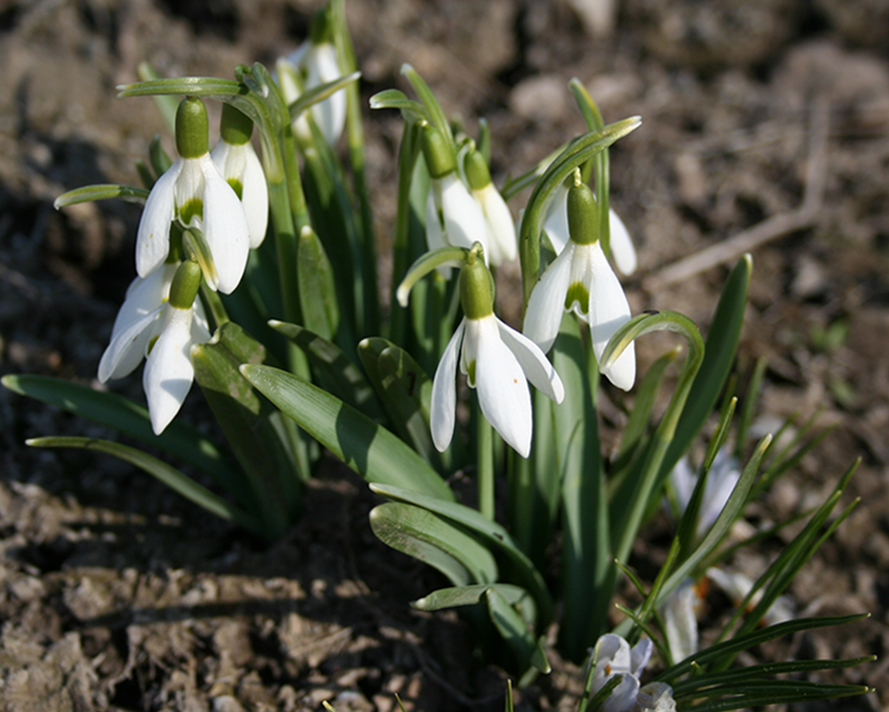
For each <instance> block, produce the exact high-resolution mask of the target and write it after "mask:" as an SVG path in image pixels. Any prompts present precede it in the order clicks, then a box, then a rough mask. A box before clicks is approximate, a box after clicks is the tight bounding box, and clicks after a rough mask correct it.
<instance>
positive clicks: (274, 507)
mask: <svg viewBox="0 0 889 712" xmlns="http://www.w3.org/2000/svg"><path fill="white" fill-rule="evenodd" d="M239 330H240V328H239V327H238V326H237V325H235V324H234V323H233V322H227V323H226V324H223V325H222V326H221V327H220V329H219V331H218V332H217V334H216V335H215V336H214V338H213V339H211V340H210V341H209V342H207V343H206V344H198V345H195V346H193V347H192V351H191V357H192V362H193V363H194V368H195V378H196V379H197V381H198V384H199V385H200V387H201V390H202V391H203V393H204V396H205V397H206V399H207V402H208V403H209V405H210V408H211V410H212V411H213V415H214V416H215V417H216V420H217V421H218V423H219V425H220V426H221V427H222V430H223V432H224V433H225V437H226V440H227V442H228V444H229V446H230V447H231V448H232V451H233V452H234V453H235V457H237V458H238V462H240V463H241V467H242V468H243V469H244V472H245V473H246V475H247V480H248V481H249V482H250V487H251V495H252V496H251V498H250V501H252V502H255V503H256V504H255V506H256V507H257V509H256V511H257V513H258V514H259V515H260V519H261V521H263V522H264V524H265V526H266V529H267V532H268V538H271V539H274V538H276V537H278V536H280V535H282V534H283V533H284V532H285V531H287V529H288V528H289V526H290V524H291V522H292V518H293V514H294V512H295V509H296V505H297V503H298V502H299V500H300V493H301V490H302V486H301V481H300V478H299V476H298V475H297V474H296V471H295V464H294V462H293V459H292V457H291V456H290V453H289V451H288V450H287V449H286V447H285V446H284V443H283V442H282V440H281V435H282V433H281V432H280V430H278V429H276V428H275V425H274V424H273V422H272V419H273V417H274V416H275V415H276V414H277V411H276V410H274V409H273V408H272V407H271V405H270V404H269V403H268V401H266V400H265V399H261V398H260V397H259V396H258V395H257V393H256V391H255V390H254V389H253V387H252V386H251V385H250V382H249V381H247V380H246V379H245V378H244V377H243V376H242V375H241V373H240V371H239V370H238V366H239V364H240V363H242V361H243V360H244V359H243V356H244V355H246V354H244V353H243V350H242V349H238V348H237V347H235V349H234V350H235V351H237V352H240V353H233V351H232V349H230V348H227V344H226V343H223V342H222V336H221V332H227V333H230V332H233V331H239ZM239 336H240V337H241V339H243V338H244V336H243V334H240V335H236V336H235V337H234V338H230V339H226V342H231V341H234V340H235V339H237V338H238V337H239ZM254 343H256V342H254ZM257 346H259V348H260V349H261V345H259V344H257ZM263 351H264V350H263ZM241 496H243V495H241Z"/></svg>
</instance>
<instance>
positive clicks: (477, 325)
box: [430, 244, 565, 457]
mask: <svg viewBox="0 0 889 712" xmlns="http://www.w3.org/2000/svg"><path fill="white" fill-rule="evenodd" d="M480 251H481V246H480V245H478V244H476V246H474V247H473V249H472V251H470V253H469V256H468V258H467V262H466V265H465V266H464V267H463V269H462V271H461V272H460V297H461V302H462V304H463V311H464V313H465V316H464V318H463V320H462V321H461V322H460V325H459V326H458V327H457V330H456V331H455V332H454V335H453V337H451V340H450V342H449V343H448V345H447V348H445V351H444V354H443V355H442V357H441V361H440V362H439V364H438V368H437V369H436V370H435V377H434V379H433V382H432V401H431V408H430V429H431V431H432V441H433V443H434V444H435V447H436V448H437V449H438V450H439V451H440V452H443V451H444V450H446V449H447V447H448V445H449V444H450V442H451V438H452V437H453V434H454V422H455V410H456V406H457V385H456V377H457V363H458V362H459V364H460V371H461V372H462V373H464V374H466V376H467V382H468V384H469V386H470V388H476V389H477V390H478V400H479V406H480V407H481V411H482V413H483V414H484V416H485V418H487V420H488V422H489V423H490V424H491V425H492V426H493V428H494V429H495V430H496V431H497V432H498V433H500V435H501V437H502V438H503V439H504V441H506V443H507V444H509V445H510V447H512V448H513V449H514V450H515V451H516V452H518V453H519V454H520V455H521V456H522V457H528V455H529V454H530V452H531V435H532V429H533V418H532V413H531V394H530V391H529V389H528V381H530V382H531V383H532V385H534V387H535V388H537V389H538V390H540V391H541V392H543V393H545V394H546V395H547V396H548V397H549V398H551V399H552V400H554V401H555V402H556V403H561V402H562V399H563V398H564V397H565V389H564V387H563V385H562V381H561V379H560V378H559V374H558V373H556V370H555V369H554V368H553V366H552V364H551V363H550V362H549V361H548V360H547V358H546V356H545V355H544V353H543V352H542V351H541V350H540V349H539V348H538V347H537V345H536V344H534V342H532V341H531V340H530V339H528V338H526V337H525V336H523V335H522V334H520V333H519V332H517V331H515V330H514V329H512V328H510V327H509V326H507V325H506V324H504V323H503V322H502V321H500V319H498V318H497V317H496V316H494V295H493V288H492V284H491V282H492V280H491V274H490V272H489V271H488V269H487V267H485V265H484V262H483V261H482V260H481V259H480V257H481V255H480V254H479V253H480Z"/></svg>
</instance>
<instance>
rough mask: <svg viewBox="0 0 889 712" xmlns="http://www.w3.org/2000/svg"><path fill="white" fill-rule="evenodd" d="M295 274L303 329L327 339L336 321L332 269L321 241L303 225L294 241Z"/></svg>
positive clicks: (332, 334) (338, 318)
mask: <svg viewBox="0 0 889 712" xmlns="http://www.w3.org/2000/svg"><path fill="white" fill-rule="evenodd" d="M296 274H297V284H298V285H299V303H300V309H301V310H302V315H303V319H304V321H305V325H306V328H307V329H308V330H309V331H314V332H315V333H316V334H318V335H319V336H321V337H322V338H324V339H327V340H328V341H330V340H331V339H333V337H334V335H335V334H336V333H337V329H338V328H339V324H340V312H339V308H338V307H337V302H336V287H335V286H334V282H333V268H332V267H331V266H330V260H329V259H328V257H327V253H326V252H325V251H324V247H323V246H322V245H321V240H319V239H318V236H317V235H316V234H315V231H314V230H312V228H310V227H305V228H303V231H302V233H301V234H300V237H299V241H298V243H297V253H296Z"/></svg>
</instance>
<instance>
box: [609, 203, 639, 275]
mask: <svg viewBox="0 0 889 712" xmlns="http://www.w3.org/2000/svg"><path fill="white" fill-rule="evenodd" d="M608 233H609V235H610V236H611V242H610V244H611V256H612V257H614V264H615V265H617V269H618V270H620V273H621V274H626V275H630V274H633V272H635V271H636V266H637V264H638V261H637V259H636V248H635V247H633V240H632V239H631V238H630V233H629V231H628V230H627V227H626V225H624V221H623V220H621V219H620V216H619V215H618V214H617V213H616V212H614V210H613V209H612V210H609V211H608Z"/></svg>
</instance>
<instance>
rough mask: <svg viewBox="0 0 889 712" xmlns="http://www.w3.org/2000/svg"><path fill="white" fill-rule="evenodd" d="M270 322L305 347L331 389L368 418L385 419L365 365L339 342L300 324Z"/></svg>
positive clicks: (314, 369)
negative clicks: (361, 366)
mask: <svg viewBox="0 0 889 712" xmlns="http://www.w3.org/2000/svg"><path fill="white" fill-rule="evenodd" d="M269 325H270V326H271V327H272V328H273V329H274V330H275V331H277V332H278V333H279V334H282V335H283V336H285V337H287V338H288V339H290V340H291V341H292V342H293V343H295V344H296V345H297V346H299V347H300V348H301V349H302V350H303V352H304V353H305V354H306V356H307V357H308V359H309V363H311V364H312V369H313V371H314V372H315V374H316V375H317V376H318V378H319V381H320V383H321V384H322V385H323V386H324V387H325V388H326V389H327V390H328V391H330V392H331V393H333V394H334V395H335V396H337V397H338V398H340V399H341V400H343V401H344V402H345V403H348V404H349V405H351V406H352V407H353V408H356V409H358V410H360V411H361V412H362V413H364V414H365V415H366V416H367V417H368V418H372V419H373V420H376V421H382V420H383V414H382V412H381V411H380V407H379V405H378V403H377V401H376V399H375V398H374V391H373V388H371V385H370V384H369V383H368V382H367V379H366V378H365V377H364V374H363V373H361V369H359V368H358V366H356V365H355V364H354V363H352V362H351V361H350V360H349V359H348V358H347V357H346V355H345V354H344V353H343V352H342V350H341V349H340V348H339V346H337V345H336V344H334V343H331V342H330V341H328V340H327V339H325V338H323V337H322V336H319V335H318V334H315V333H312V331H310V330H309V329H306V328H303V327H301V326H299V324H287V323H285V322H283V321H277V320H274V319H273V320H272V321H270V322H269Z"/></svg>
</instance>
